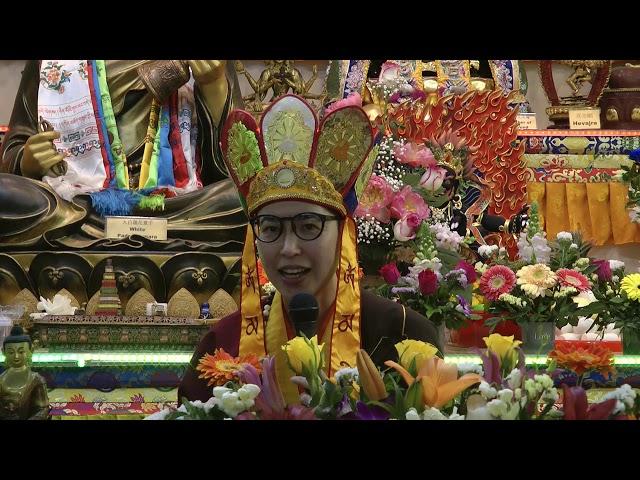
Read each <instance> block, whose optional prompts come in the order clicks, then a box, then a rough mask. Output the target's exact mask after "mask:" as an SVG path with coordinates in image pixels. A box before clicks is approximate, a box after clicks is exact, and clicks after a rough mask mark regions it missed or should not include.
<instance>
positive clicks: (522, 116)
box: [516, 113, 538, 130]
mask: <svg viewBox="0 0 640 480" xmlns="http://www.w3.org/2000/svg"><path fill="white" fill-rule="evenodd" d="M516 121H517V122H518V130H537V129H538V124H537V123H536V114H535V113H519V114H518V115H516Z"/></svg>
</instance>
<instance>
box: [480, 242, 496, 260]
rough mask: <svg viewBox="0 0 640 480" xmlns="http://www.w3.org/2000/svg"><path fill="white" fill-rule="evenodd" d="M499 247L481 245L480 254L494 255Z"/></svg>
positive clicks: (484, 255) (482, 255) (486, 256)
mask: <svg viewBox="0 0 640 480" xmlns="http://www.w3.org/2000/svg"><path fill="white" fill-rule="evenodd" d="M498 248H499V247H498V246H497V245H480V246H479V247H478V255H480V256H481V257H485V258H488V257H490V256H491V255H493V254H494V252H497V251H498Z"/></svg>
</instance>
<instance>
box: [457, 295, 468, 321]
mask: <svg viewBox="0 0 640 480" xmlns="http://www.w3.org/2000/svg"><path fill="white" fill-rule="evenodd" d="M456 298H457V299H458V306H459V307H461V311H462V313H464V314H465V315H466V316H467V317H468V316H469V315H471V304H470V303H469V302H467V299H466V298H464V297H463V296H462V295H456ZM456 310H458V308H457V307H456Z"/></svg>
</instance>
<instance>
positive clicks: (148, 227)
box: [104, 217, 167, 240]
mask: <svg viewBox="0 0 640 480" xmlns="http://www.w3.org/2000/svg"><path fill="white" fill-rule="evenodd" d="M105 219H106V224H105V231H104V235H105V237H106V238H127V237H130V236H131V235H140V236H142V237H146V238H148V239H150V240H166V239H167V219H166V218H150V217H105Z"/></svg>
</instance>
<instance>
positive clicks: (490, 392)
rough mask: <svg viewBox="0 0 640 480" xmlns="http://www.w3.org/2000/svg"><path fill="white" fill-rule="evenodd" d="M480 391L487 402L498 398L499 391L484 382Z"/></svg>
mask: <svg viewBox="0 0 640 480" xmlns="http://www.w3.org/2000/svg"><path fill="white" fill-rule="evenodd" d="M478 390H480V395H482V397H483V398H485V399H486V400H491V399H493V398H496V397H497V396H498V391H497V390H496V389H495V388H493V387H492V386H491V385H490V384H488V383H487V382H485V381H484V380H483V381H482V382H480V386H479V387H478Z"/></svg>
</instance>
